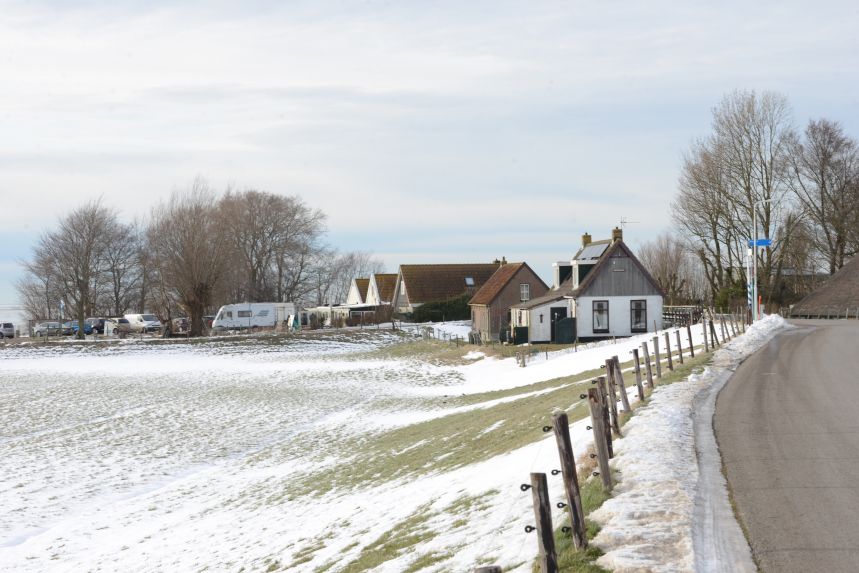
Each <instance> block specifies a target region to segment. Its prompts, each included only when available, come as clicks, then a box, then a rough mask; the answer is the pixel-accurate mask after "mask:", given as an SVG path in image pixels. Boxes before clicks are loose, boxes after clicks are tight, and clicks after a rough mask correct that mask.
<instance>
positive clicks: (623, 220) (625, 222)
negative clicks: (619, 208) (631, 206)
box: [620, 216, 640, 229]
mask: <svg viewBox="0 0 859 573" xmlns="http://www.w3.org/2000/svg"><path fill="white" fill-rule="evenodd" d="M632 223H640V221H630V220H629V219H627V218H626V217H623V216H621V218H620V228H621V229H623V228H624V227H625V226H626V225H630V224H632Z"/></svg>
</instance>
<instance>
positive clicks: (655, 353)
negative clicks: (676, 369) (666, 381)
mask: <svg viewBox="0 0 859 573" xmlns="http://www.w3.org/2000/svg"><path fill="white" fill-rule="evenodd" d="M653 359H654V361H655V362H656V377H657V378H659V379H660V380H661V379H662V359H661V358H660V357H659V337H658V336H654V337H653Z"/></svg>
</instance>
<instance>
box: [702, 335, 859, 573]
mask: <svg viewBox="0 0 859 573" xmlns="http://www.w3.org/2000/svg"><path fill="white" fill-rule="evenodd" d="M792 324H794V325H795V326H796V327H797V328H794V329H789V330H787V331H785V332H783V333H781V334H779V335H777V336H776V337H775V338H774V339H773V340H771V341H770V342H769V344H767V345H766V346H764V347H763V348H762V349H761V350H759V351H758V352H757V353H755V354H754V355H753V356H751V357H750V358H749V359H748V360H746V361H745V362H744V363H743V364H742V365H741V366H740V367H739V368H738V369H737V372H736V373H735V374H734V376H732V377H731V379H730V380H729V381H728V383H727V385H726V386H725V388H724V389H723V390H722V392H721V394H720V395H719V398H718V400H717V402H716V415H715V417H714V425H715V430H716V439H717V441H718V444H719V449H720V452H721V455H722V462H723V464H724V468H725V473H726V476H727V479H728V483H729V486H730V488H731V491H732V495H733V500H734V503H735V506H736V511H737V514H738V516H739V518H740V523H741V524H742V525H743V527H744V528H745V530H746V534H747V536H748V538H749V543H750V545H751V547H752V553H753V554H754V557H755V560H756V561H757V563H758V565H759V567H760V569H761V570H762V571H764V572H791V571H802V572H812V571H826V572H828V573H832V572H837V571H850V572H855V571H859V321H856V320H835V321H793V322H792Z"/></svg>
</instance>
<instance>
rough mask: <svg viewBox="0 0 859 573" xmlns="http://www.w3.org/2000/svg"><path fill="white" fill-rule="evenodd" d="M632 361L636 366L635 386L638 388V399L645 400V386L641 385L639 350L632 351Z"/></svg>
mask: <svg viewBox="0 0 859 573" xmlns="http://www.w3.org/2000/svg"><path fill="white" fill-rule="evenodd" d="M632 361H633V363H634V364H635V385H636V386H637V387H638V399H639V401H641V400H644V386H643V385H642V384H641V364H640V363H639V361H638V348H633V349H632Z"/></svg>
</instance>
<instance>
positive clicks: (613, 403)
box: [598, 376, 621, 457]
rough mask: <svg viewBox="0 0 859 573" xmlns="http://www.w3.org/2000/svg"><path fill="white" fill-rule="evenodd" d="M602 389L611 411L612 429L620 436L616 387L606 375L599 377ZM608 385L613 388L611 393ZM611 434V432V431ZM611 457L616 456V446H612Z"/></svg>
mask: <svg viewBox="0 0 859 573" xmlns="http://www.w3.org/2000/svg"><path fill="white" fill-rule="evenodd" d="M598 380H599V382H598V384H599V386H600V389H601V390H602V391H603V396H605V399H606V405H607V406H608V410H609V413H610V414H611V429H612V430H614V433H615V434H616V435H617V436H620V435H621V433H620V422H619V421H618V419H617V396H616V395H615V393H614V388H613V387H612V386H611V385H607V384H606V377H605V376H600V377H599V378H598ZM607 387H608V389H609V390H611V393H607V392H606V388H607ZM609 435H611V433H609ZM611 450H612V453H611V457H614V446H613V445H612V446H611Z"/></svg>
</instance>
